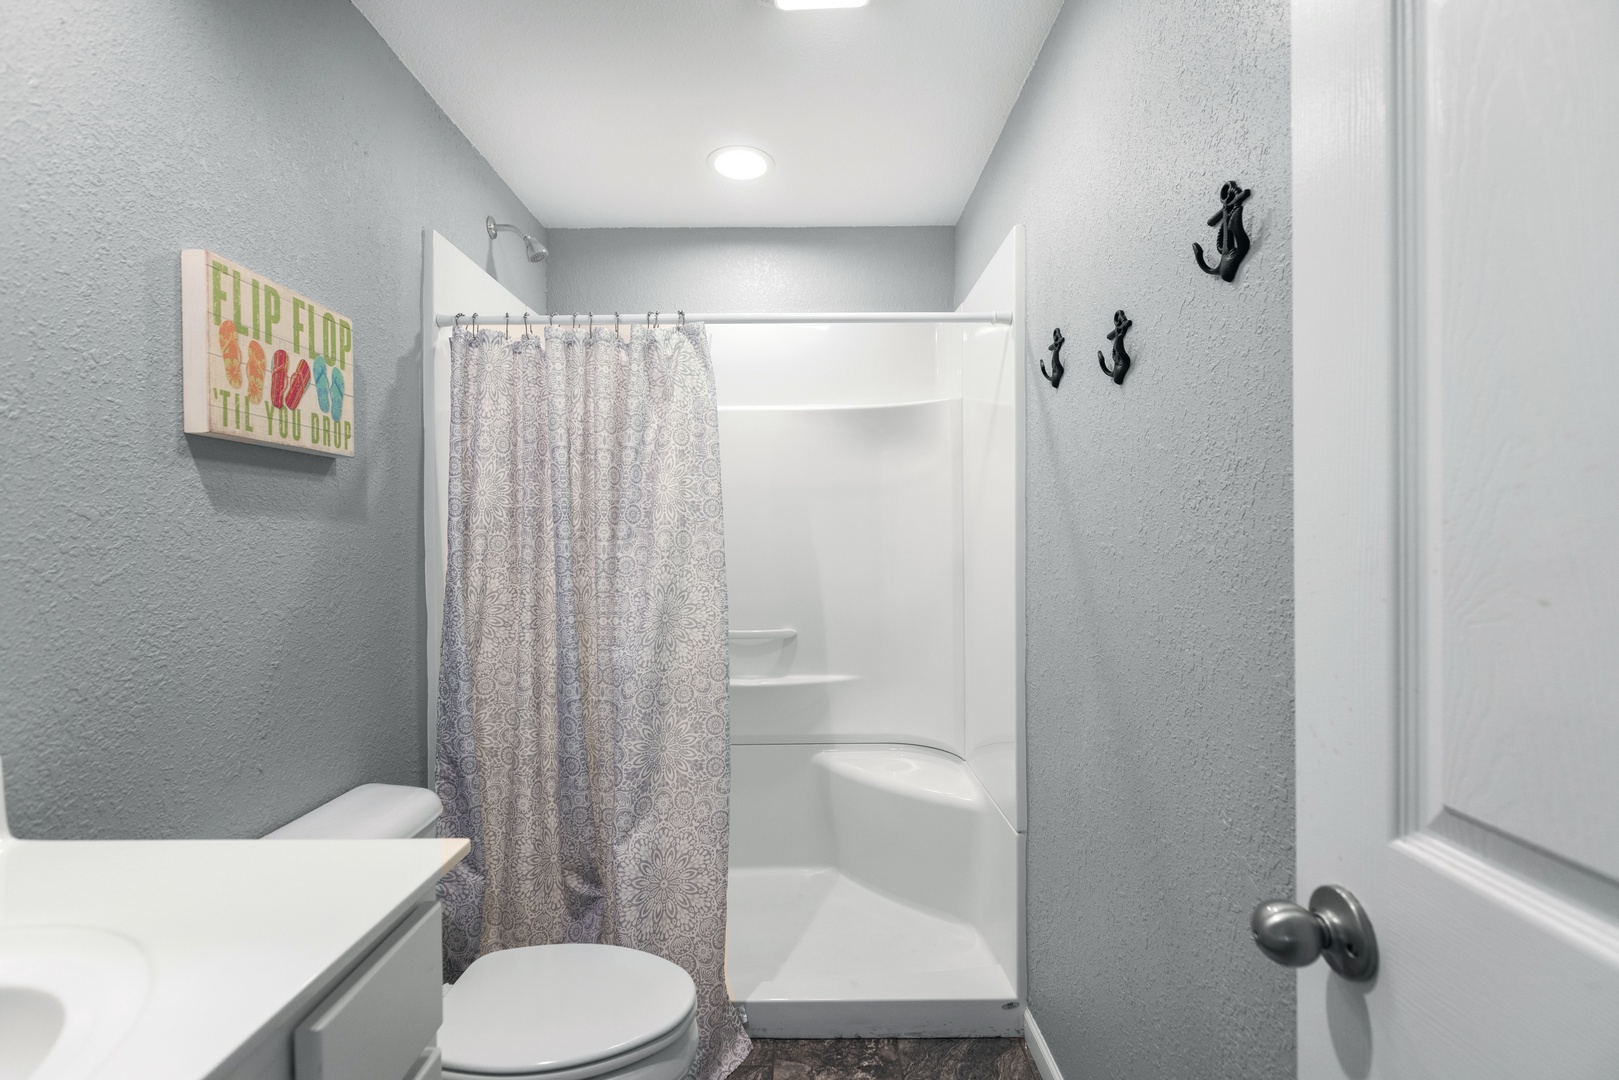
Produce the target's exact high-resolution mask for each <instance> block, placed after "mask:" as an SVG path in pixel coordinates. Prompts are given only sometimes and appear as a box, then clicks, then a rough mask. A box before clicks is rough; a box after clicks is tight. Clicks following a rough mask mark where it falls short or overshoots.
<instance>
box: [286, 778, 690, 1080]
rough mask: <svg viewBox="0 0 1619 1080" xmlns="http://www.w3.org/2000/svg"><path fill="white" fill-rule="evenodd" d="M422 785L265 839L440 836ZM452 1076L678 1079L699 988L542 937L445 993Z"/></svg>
mask: <svg viewBox="0 0 1619 1080" xmlns="http://www.w3.org/2000/svg"><path fill="white" fill-rule="evenodd" d="M441 812H442V808H441V807H440V805H439V801H438V796H436V795H434V794H433V793H432V792H431V791H427V790H426V789H424V788H414V787H399V786H396V785H393V784H364V785H362V786H360V787H357V788H355V789H354V790H352V791H348V792H345V793H344V794H342V795H339V796H338V797H337V798H335V799H333V800H332V801H331V802H329V803H326V804H325V805H324V806H319V807H316V808H315V809H314V810H311V811H310V812H309V813H307V814H305V815H304V816H303V817H301V818H299V819H298V820H296V821H293V822H291V823H289V824H287V825H284V826H282V827H281V828H279V829H277V830H276V831H275V832H273V833H271V834H270V835H269V837H268V838H269V839H309V840H318V839H328V840H337V839H376V840H380V839H399V838H408V837H422V836H433V835H435V834H436V833H437V829H438V819H439V814H440V813H441ZM438 1045H439V1051H440V1052H441V1053H442V1054H443V1057H444V1076H445V1078H446V1080H586V1078H587V1077H588V1078H591V1080H680V1077H682V1076H684V1075H685V1074H686V1070H687V1069H688V1068H689V1067H690V1066H691V1063H692V1059H693V1058H695V1057H696V1056H697V988H696V986H695V985H694V984H693V983H692V981H691V976H690V975H687V974H686V972H685V970H684V969H682V968H681V967H680V966H679V965H677V964H672V963H670V962H669V961H667V960H665V959H663V958H662V957H658V956H653V955H652V954H651V953H644V952H639V951H637V950H635V949H621V948H619V947H617V946H615V945H536V946H532V947H530V948H524V949H506V950H504V951H502V952H496V953H490V954H489V955H488V956H483V957H479V958H478V959H477V960H475V961H473V963H472V966H471V967H469V968H467V970H466V971H465V972H464V973H463V974H462V976H461V978H460V979H459V980H457V981H456V983H455V985H453V986H450V987H446V988H445V991H444V1025H443V1026H442V1027H440V1028H439V1032H438Z"/></svg>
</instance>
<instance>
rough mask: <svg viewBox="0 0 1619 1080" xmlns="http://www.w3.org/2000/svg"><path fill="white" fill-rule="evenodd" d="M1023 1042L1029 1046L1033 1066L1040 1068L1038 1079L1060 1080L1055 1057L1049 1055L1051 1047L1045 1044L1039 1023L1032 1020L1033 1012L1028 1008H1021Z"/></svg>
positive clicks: (1060, 1073) (1059, 1071)
mask: <svg viewBox="0 0 1619 1080" xmlns="http://www.w3.org/2000/svg"><path fill="white" fill-rule="evenodd" d="M1023 1042H1024V1044H1025V1045H1026V1046H1028V1048H1029V1056H1030V1057H1032V1058H1034V1067H1035V1068H1037V1069H1039V1070H1040V1080H1062V1070H1061V1069H1059V1068H1057V1059H1056V1058H1054V1057H1052V1056H1051V1047H1049V1046H1047V1045H1046V1037H1045V1036H1044V1035H1042V1034H1040V1025H1039V1024H1037V1023H1035V1022H1034V1013H1033V1012H1031V1011H1029V1010H1028V1009H1024V1010H1023Z"/></svg>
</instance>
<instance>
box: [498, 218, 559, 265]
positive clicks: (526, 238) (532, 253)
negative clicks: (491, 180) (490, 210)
mask: <svg viewBox="0 0 1619 1080" xmlns="http://www.w3.org/2000/svg"><path fill="white" fill-rule="evenodd" d="M483 225H484V228H485V229H487V230H488V231H489V239H491V240H493V239H494V238H495V237H497V236H499V235H500V234H501V233H503V232H511V233H516V234H517V235H518V236H521V237H522V238H523V247H524V248H526V249H527V251H528V261H529V262H544V261H545V257H546V256H547V255H549V254H551V253H550V252H549V251H547V250H545V245H544V244H542V243H540V242H539V241H538V240H536V239H535V238H534V237H532V236H530V235H529V234H528V233H526V232H524V231H523V230H522V229H519V228H518V227H517V226H516V225H502V224H500V223H499V222H497V221H496V220H495V217H494V215H493V214H491V215H490V216H488V217H486V218H484V219H483Z"/></svg>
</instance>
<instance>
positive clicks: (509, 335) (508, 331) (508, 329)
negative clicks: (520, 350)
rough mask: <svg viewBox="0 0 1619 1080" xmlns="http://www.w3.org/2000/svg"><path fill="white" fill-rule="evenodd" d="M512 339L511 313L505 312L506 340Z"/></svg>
mask: <svg viewBox="0 0 1619 1080" xmlns="http://www.w3.org/2000/svg"><path fill="white" fill-rule="evenodd" d="M511 339H512V313H511V312H509V311H508V312H506V340H507V341H510V340H511Z"/></svg>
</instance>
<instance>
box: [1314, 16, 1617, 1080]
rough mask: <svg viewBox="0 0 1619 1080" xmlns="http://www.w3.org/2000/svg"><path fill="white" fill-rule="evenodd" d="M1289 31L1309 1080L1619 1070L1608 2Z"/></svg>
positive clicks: (1352, 19) (1612, 137)
mask: <svg viewBox="0 0 1619 1080" xmlns="http://www.w3.org/2000/svg"><path fill="white" fill-rule="evenodd" d="M1293 31H1294V33H1293V49H1294V83H1293V95H1294V178H1295V191H1294V214H1295V227H1294V238H1295V239H1294V264H1295V282H1294V302H1295V310H1294V327H1295V343H1294V344H1295V348H1294V365H1295V397H1294V417H1295V421H1294V422H1295V429H1294V446H1295V485H1296V494H1295V530H1296V532H1295V538H1296V560H1295V566H1296V571H1295V572H1296V593H1297V603H1298V608H1297V622H1296V629H1297V662H1298V664H1297V677H1298V706H1297V708H1298V715H1297V733H1296V734H1297V739H1296V748H1297V760H1298V785H1299V786H1298V814H1299V819H1298V827H1299V832H1298V845H1299V846H1298V851H1299V855H1298V858H1299V875H1298V881H1299V889H1300V891H1301V893H1304V894H1306V895H1308V893H1309V891H1310V890H1311V889H1313V888H1314V887H1315V886H1316V885H1319V884H1323V883H1329V882H1330V883H1335V884H1341V885H1344V886H1346V887H1348V888H1349V889H1351V890H1352V891H1354V892H1355V893H1356V894H1357V895H1358V896H1359V897H1360V899H1361V901H1362V902H1363V903H1364V905H1365V907H1366V909H1367V911H1368V913H1369V914H1370V916H1371V919H1372V921H1373V924H1374V926H1375V928H1376V932H1377V936H1378V940H1379V945H1380V948H1381V954H1382V965H1381V968H1380V972H1379V974H1378V975H1377V977H1376V978H1375V979H1374V980H1373V981H1372V982H1371V983H1368V984H1350V983H1346V982H1344V981H1343V980H1342V979H1339V978H1338V977H1336V976H1332V975H1330V973H1329V972H1328V971H1327V970H1326V969H1325V968H1324V967H1323V966H1321V965H1317V966H1315V967H1312V968H1308V969H1305V970H1304V971H1302V972H1301V975H1300V981H1299V1044H1300V1050H1299V1053H1300V1076H1301V1077H1305V1078H1314V1077H1333V1078H1336V1077H1340V1076H1350V1077H1356V1078H1364V1077H1370V1076H1378V1077H1390V1078H1395V1077H1398V1078H1402V1080H1404V1078H1409V1077H1466V1078H1468V1080H1474V1078H1480V1077H1503V1078H1505V1077H1539V1076H1548V1077H1550V1076H1556V1077H1559V1078H1560V1080H1561V1078H1567V1077H1613V1076H1619V1023H1616V1022H1615V1020H1614V1018H1615V1017H1619V783H1616V782H1615V777H1616V773H1619V199H1615V197H1614V195H1613V194H1612V189H1613V187H1614V186H1615V179H1616V178H1619V62H1616V60H1615V58H1616V57H1619V5H1615V4H1613V3H1612V2H1611V0H1552V2H1546V0H1296V2H1295V4H1294V27H1293Z"/></svg>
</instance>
